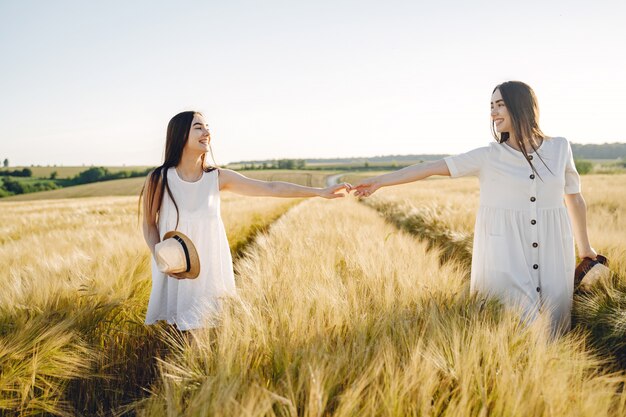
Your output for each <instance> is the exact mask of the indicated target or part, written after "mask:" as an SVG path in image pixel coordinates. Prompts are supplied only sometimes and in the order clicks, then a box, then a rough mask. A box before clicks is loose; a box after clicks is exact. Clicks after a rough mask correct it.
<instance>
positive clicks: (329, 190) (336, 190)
mask: <svg viewBox="0 0 626 417" xmlns="http://www.w3.org/2000/svg"><path fill="white" fill-rule="evenodd" d="M351 189H352V186H351V185H350V184H348V183H347V182H342V183H341V184H337V185H331V186H330V187H326V188H322V189H321V190H320V193H319V196H320V197H323V198H328V199H331V198H340V197H344V196H345V194H343V193H340V191H341V190H345V191H347V192H350V190H351Z"/></svg>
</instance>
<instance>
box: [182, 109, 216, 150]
mask: <svg viewBox="0 0 626 417" xmlns="http://www.w3.org/2000/svg"><path fill="white" fill-rule="evenodd" d="M210 143H211V134H210V133H209V125H208V123H207V122H206V120H204V116H203V115H201V114H199V113H196V114H195V115H194V116H193V121H192V122H191V128H190V129H189V137H188V139H187V143H186V144H185V148H187V149H188V150H189V151H192V152H194V153H205V152H208V151H209V144H210Z"/></svg>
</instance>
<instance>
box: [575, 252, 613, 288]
mask: <svg viewBox="0 0 626 417" xmlns="http://www.w3.org/2000/svg"><path fill="white" fill-rule="evenodd" d="M608 265H609V261H608V259H606V258H605V257H604V256H602V255H598V257H597V258H596V260H593V259H591V258H584V259H583V260H582V261H581V262H580V263H579V264H578V266H576V271H575V274H574V285H575V288H576V287H577V288H579V289H581V290H588V289H589V288H591V287H592V286H593V285H594V284H595V283H596V282H597V281H599V280H601V279H603V278H605V277H608V276H610V275H611V270H610V269H609V267H608Z"/></svg>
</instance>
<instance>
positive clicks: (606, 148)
mask: <svg viewBox="0 0 626 417" xmlns="http://www.w3.org/2000/svg"><path fill="white" fill-rule="evenodd" d="M572 151H573V152H574V158H576V159H619V158H622V159H626V143H617V142H616V143H603V144H600V145H596V144H586V145H585V144H579V143H572ZM445 156H448V154H411V155H379V156H371V157H351V158H319V159H314V158H313V159H312V158H308V159H305V160H304V161H305V163H306V165H309V166H312V165H342V164H346V165H354V164H363V163H365V162H371V163H374V164H381V163H389V164H390V163H393V162H396V163H398V164H400V165H402V164H403V163H415V162H417V161H434V160H437V159H441V158H443V157H445ZM275 161H276V160H271V159H266V160H255V161H238V162H231V163H229V164H228V165H250V164H254V165H262V164H264V163H265V164H272V163H274V162H275Z"/></svg>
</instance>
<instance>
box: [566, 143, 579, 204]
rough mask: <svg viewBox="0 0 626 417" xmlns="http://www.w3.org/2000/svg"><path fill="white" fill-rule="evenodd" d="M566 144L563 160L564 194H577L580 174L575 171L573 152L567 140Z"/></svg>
mask: <svg viewBox="0 0 626 417" xmlns="http://www.w3.org/2000/svg"><path fill="white" fill-rule="evenodd" d="M565 143H566V145H567V160H566V162H565V194H578V193H580V176H579V175H578V171H576V164H575V163H574V154H573V152H572V147H571V146H570V143H569V141H568V140H566V141H565Z"/></svg>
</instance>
